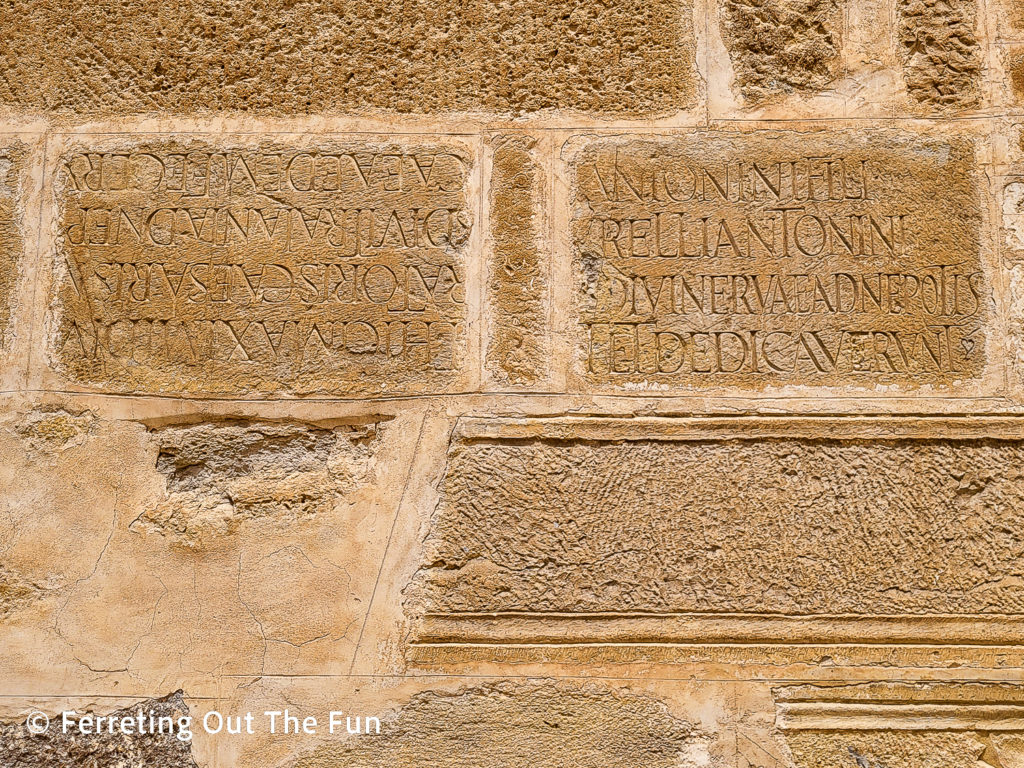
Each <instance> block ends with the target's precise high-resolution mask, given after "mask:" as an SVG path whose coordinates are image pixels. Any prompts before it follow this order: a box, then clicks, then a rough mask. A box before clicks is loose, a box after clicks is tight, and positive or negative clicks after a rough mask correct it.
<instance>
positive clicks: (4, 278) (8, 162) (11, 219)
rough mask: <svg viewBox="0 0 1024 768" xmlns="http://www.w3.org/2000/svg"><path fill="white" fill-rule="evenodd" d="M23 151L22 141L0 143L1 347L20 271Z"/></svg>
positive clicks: (5, 342) (6, 344)
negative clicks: (1, 145)
mask: <svg viewBox="0 0 1024 768" xmlns="http://www.w3.org/2000/svg"><path fill="white" fill-rule="evenodd" d="M25 157H26V152H25V149H24V147H22V146H21V145H19V144H17V143H14V144H7V145H5V146H3V147H0V350H3V349H6V348H7V347H9V345H10V333H9V330H10V320H11V308H12V304H13V302H14V299H15V290H16V288H17V284H18V277H19V275H20V274H21V271H22V256H23V254H24V245H23V239H22V206H23V201H22V195H23V193H24V190H23V189H22V181H21V171H22V168H23V164H24V162H25Z"/></svg>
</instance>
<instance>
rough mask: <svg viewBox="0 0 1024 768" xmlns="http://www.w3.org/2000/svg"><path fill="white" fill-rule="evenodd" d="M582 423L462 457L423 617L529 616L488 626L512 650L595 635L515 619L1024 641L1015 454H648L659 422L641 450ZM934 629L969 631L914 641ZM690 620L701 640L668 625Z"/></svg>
mask: <svg viewBox="0 0 1024 768" xmlns="http://www.w3.org/2000/svg"><path fill="white" fill-rule="evenodd" d="M581 421H582V422H585V421H586V420H581ZM581 421H575V422H571V423H570V424H566V425H564V426H565V427H566V429H575V430H576V432H577V434H578V435H579V436H578V437H577V438H575V439H572V438H566V437H562V436H560V435H561V432H560V427H559V424H558V423H556V424H554V425H552V426H551V427H550V428H549V427H548V425H547V424H545V423H543V422H541V421H540V420H538V422H540V423H528V424H520V423H514V422H511V421H509V422H499V423H498V424H496V425H494V426H493V427H489V426H487V425H486V424H485V425H483V427H482V428H481V429H477V430H475V433H473V434H465V433H463V435H464V436H463V437H461V438H459V439H457V440H456V441H455V442H454V443H453V445H452V448H451V449H450V452H449V455H448V462H447V468H446V472H445V475H444V479H443V482H442V484H441V487H440V501H439V504H438V507H437V509H436V510H435V513H434V516H433V520H432V524H431V531H430V534H429V536H428V541H427V547H426V551H425V556H424V563H425V564H424V565H423V567H422V568H421V570H420V571H419V574H418V576H417V579H416V583H417V587H416V590H415V591H414V595H415V600H414V601H413V602H412V603H410V607H411V608H412V609H413V610H414V611H415V612H418V613H422V614H427V615H436V616H447V617H452V616H454V615H463V614H473V615H476V616H478V618H480V619H486V618H487V617H488V616H490V619H495V617H494V616H493V614H494V613H495V612H514V613H515V614H516V615H517V616H518V617H520V618H516V619H515V620H514V621H513V622H511V623H509V622H508V621H506V624H505V626H501V625H499V624H494V626H493V631H492V632H490V633H489V634H487V639H488V640H489V641H491V642H507V640H501V639H500V637H501V633H502V631H504V632H506V633H511V634H512V635H513V636H516V633H520V634H521V633H524V632H527V633H533V632H535V631H537V632H539V633H540V634H541V637H544V638H547V637H552V636H555V635H557V636H558V637H559V638H561V641H562V642H565V641H567V640H566V638H576V641H584V640H585V639H587V632H588V631H589V632H591V633H592V634H591V635H590V637H591V638H593V637H594V635H593V633H594V632H596V631H597V630H595V629H594V626H598V625H593V626H592V625H591V624H587V625H586V627H584V628H581V629H580V632H582V634H580V633H578V632H576V630H574V629H573V630H571V631H565V632H562V631H560V630H562V629H563V625H557V626H556V627H555V628H552V627H551V626H549V625H546V624H545V625H543V626H541V627H540V629H539V630H534V629H529V628H528V629H525V630H524V629H523V628H522V627H523V626H524V625H522V624H520V623H518V622H521V621H522V618H521V616H520V614H523V613H526V614H531V615H532V616H534V617H535V618H538V619H543V618H544V617H545V616H546V615H547V614H549V613H551V612H555V613H559V614H573V613H576V614H594V613H599V614H602V615H604V614H613V616H612V617H609V621H610V620H611V618H613V617H614V616H622V615H623V614H631V615H637V616H639V617H640V618H642V621H640V619H638V621H640V624H641V625H642V629H643V632H641V633H637V634H633V635H632V636H630V635H628V634H625V633H628V632H629V631H630V627H616V626H612V625H609V627H607V628H606V629H602V630H601V631H602V632H603V633H606V634H603V635H602V638H604V639H608V641H610V642H623V641H624V638H627V639H628V638H629V637H632V638H633V639H636V638H638V637H640V638H644V637H646V638H651V637H654V638H658V639H667V640H672V639H674V636H673V635H672V633H673V632H684V633H686V634H685V638H686V639H689V640H699V639H701V638H704V639H705V640H706V639H707V638H709V637H715V638H716V639H719V640H730V639H731V640H736V641H741V640H746V639H748V638H750V639H754V640H760V641H769V642H779V641H780V639H782V638H785V637H787V635H788V634H789V633H790V630H792V632H793V633H794V635H793V636H799V637H800V638H809V639H811V640H812V641H820V640H822V639H827V638H838V639H839V640H841V641H843V642H854V641H857V640H858V639H859V640H861V641H864V640H867V639H868V638H869V637H877V638H884V640H885V642H896V641H899V642H910V641H913V638H914V637H915V636H916V637H920V636H921V633H925V634H928V633H933V634H935V635H936V637H937V638H938V641H939V642H945V643H951V642H954V641H958V640H959V641H970V642H986V643H988V642H996V641H997V640H999V639H1000V638H1004V637H1016V634H1015V629H1014V627H1015V626H1016V625H1015V623H1013V622H1007V621H1003V622H1002V623H1001V624H1000V623H999V622H998V621H997V620H998V619H999V618H1000V616H1003V617H1005V615H1006V614H1017V613H1020V612H1021V608H1022V606H1024V587H1022V586H1021V584H1022V583H1024V582H1022V579H1024V570H1022V565H1021V563H1022V559H1021V558H1022V556H1024V534H1022V533H1021V531H1024V474H1022V472H1021V470H1020V467H1021V466H1022V463H1024V442H1021V440H1020V439H1019V438H1018V439H1006V438H998V439H997V438H996V437H992V438H987V439H970V440H967V439H955V438H952V439H940V438H935V437H930V438H929V437H924V438H920V439H908V438H905V437H904V438H901V439H884V438H882V437H876V438H865V437H861V436H857V435H856V434H850V435H849V437H848V439H847V437H846V436H844V435H843V430H844V426H843V425H842V423H841V422H837V421H836V420H822V421H821V422H820V423H817V424H816V425H811V426H807V427H806V428H805V427H800V429H801V430H802V431H803V435H802V436H797V434H794V435H793V436H791V437H776V436H772V437H768V436H765V437H758V434H759V432H758V430H759V429H761V427H760V426H759V425H758V424H745V425H744V426H742V427H736V428H734V429H732V428H731V429H730V430H729V431H727V432H726V433H724V434H720V435H717V436H716V435H713V434H711V433H707V432H703V433H701V432H697V433H695V434H688V432H689V431H690V430H700V429H702V427H701V426H700V424H699V423H697V424H694V423H688V424H689V426H687V425H685V424H684V425H683V426H680V427H679V429H678V431H676V432H671V433H670V432H665V431H662V432H661V435H662V437H661V438H660V439H653V438H651V437H649V436H646V435H648V434H649V433H651V432H655V433H657V430H660V429H661V428H660V427H659V425H651V424H644V425H639V426H637V427H636V430H637V432H636V433H635V434H634V433H631V432H629V431H628V430H630V429H632V427H630V425H629V424H628V421H629V420H623V422H624V423H623V424H622V425H620V427H619V428H618V429H613V428H612V427H613V425H604V426H601V427H600V428H597V427H595V428H593V429H591V428H589V427H588V426H587V424H586V423H581ZM666 421H667V420H666ZM699 421H700V420H698V419H695V420H693V422H699ZM768 421H769V423H767V424H764V428H765V429H767V430H773V429H776V426H775V425H774V423H773V422H771V420H768ZM916 421H920V420H916ZM669 426H671V425H669ZM921 426H922V427H923V428H924V429H925V432H926V433H927V431H928V430H932V429H935V430H937V431H936V432H934V433H932V434H933V435H934V434H939V433H940V432H939V431H938V430H942V426H941V424H939V425H936V426H935V427H933V426H932V425H930V424H927V425H921ZM872 429H873V430H874V431H875V433H876V434H877V435H885V434H889V435H893V434H899V432H898V430H899V429H900V427H899V426H898V425H893V424H891V423H888V422H886V423H884V424H878V425H875V426H873V427H872ZM516 435H518V437H516ZM652 553H653V554H652ZM654 614H665V616H661V617H659V616H654ZM816 616H817V617H821V616H825V617H826V618H825V619H823V620H822V622H821V623H820V624H819V625H818V628H817V629H815V628H813V627H803V626H799V622H795V621H793V619H796V618H799V617H803V618H813V617H816ZM921 616H930V617H932V621H945V619H943V618H942V617H956V618H957V620H958V621H959V622H960V624H959V625H958V626H959V628H953V629H950V628H949V627H948V626H946V625H943V626H941V627H940V628H939V629H938V630H936V629H934V627H929V626H928V624H927V622H925V624H924V625H923V626H920V627H919V626H917V625H916V624H915V623H914V622H916V621H917V620H918V617H921ZM716 617H717V618H716ZM743 617H747V618H743ZM755 617H757V621H761V620H764V621H775V622H776V624H775V625H774V626H771V627H762V626H761V625H760V624H757V623H756V622H753V619H754V618H755ZM842 617H866V618H872V621H874V619H875V618H877V617H886V618H885V621H884V622H883V626H880V627H872V626H870V625H871V624H872V622H865V621H862V620H861V619H860V618H858V619H857V621H853V619H852V618H851V623H849V624H847V623H846V621H845V619H843V618H842ZM683 619H687V620H689V619H693V621H694V622H695V624H696V628H689V627H682V628H681V629H677V628H674V627H677V626H681V625H678V621H682V620H683ZM739 619H742V621H739ZM967 619H970V621H967ZM677 620H678V621H677ZM719 620H722V621H726V623H728V622H730V621H732V622H735V623H734V624H729V625H728V626H726V625H724V624H721V623H720V622H719ZM701 622H703V623H704V626H705V629H704V630H703V631H702V630H701V629H700V626H701ZM972 622H973V624H972ZM992 622H996V623H995V624H993V623H992ZM492 623H493V622H492ZM541 623H542V624H543V622H541ZM947 624H948V622H947ZM565 626H569V625H568V624H565ZM573 626H575V625H573ZM972 626H974V627H975V628H973V629H972V628H971V627H972ZM977 627H983V629H981V630H979V629H977ZM965 628H966V629H965ZM442 629H443V627H442ZM485 629H486V628H482V627H480V626H479V625H473V626H472V627H470V631H472V632H474V633H476V632H482V631H484V630H485ZM663 630H664V631H663ZM765 630H767V631H765ZM812 630H813V631H812ZM457 631H458V632H460V633H461V632H463V630H462V629H458V628H457ZM633 631H635V627H633ZM979 632H981V633H982V634H980V635H979V634H978V633H979ZM545 633H547V634H545ZM728 633H733V634H728ZM531 636H532V635H531ZM929 636H930V635H929ZM556 642H558V640H556ZM1018 642H1019V640H1018Z"/></svg>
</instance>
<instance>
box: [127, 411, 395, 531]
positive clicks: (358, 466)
mask: <svg viewBox="0 0 1024 768" xmlns="http://www.w3.org/2000/svg"><path fill="white" fill-rule="evenodd" d="M156 439H157V441H158V442H159V445H160V452H159V454H158V455H157V460H156V468H157V470H158V471H159V472H161V473H162V474H163V475H164V476H166V478H167V496H166V498H165V499H163V500H161V501H160V502H159V503H158V504H157V505H156V506H155V507H154V508H152V509H149V510H146V511H145V512H143V513H142V515H140V516H139V518H138V519H137V520H136V521H135V523H133V525H139V526H140V527H141V528H144V529H151V530H156V531H158V532H161V533H166V534H169V535H171V536H172V537H174V538H175V539H176V540H177V541H179V542H181V543H185V544H188V545H196V544H198V543H199V541H200V540H201V539H202V538H204V537H207V536H210V535H218V534H225V533H231V532H234V531H235V530H237V529H238V527H239V526H240V525H242V524H243V523H244V522H245V521H246V520H250V519H252V518H258V517H266V516H273V517H277V518H283V519H285V520H296V519H301V518H306V517H310V516H313V515H315V514H317V513H318V512H322V511H325V510H329V509H330V508H331V505H333V504H334V503H335V501H336V499H337V497H339V496H340V495H341V494H343V493H345V492H348V491H351V490H353V489H354V488H356V487H358V486H359V485H360V484H362V483H365V482H367V481H368V480H369V479H370V478H371V473H370V466H369V465H370V457H371V451H372V446H373V443H374V442H375V440H376V439H377V433H376V425H372V426H363V427H336V428H333V429H326V428H316V427H313V426H309V425H300V424H274V423H261V424H252V423H238V424H235V423H230V422H228V423H225V424H200V425H196V426H189V427H176V428H167V429H161V430H158V431H157V433H156Z"/></svg>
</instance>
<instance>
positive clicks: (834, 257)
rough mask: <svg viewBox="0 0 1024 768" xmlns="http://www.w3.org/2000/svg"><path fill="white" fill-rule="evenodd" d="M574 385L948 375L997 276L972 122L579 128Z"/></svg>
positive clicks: (970, 371)
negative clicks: (835, 128) (956, 131)
mask: <svg viewBox="0 0 1024 768" xmlns="http://www.w3.org/2000/svg"><path fill="white" fill-rule="evenodd" d="M566 155H567V156H568V158H569V162H570V166H571V171H572V183H573V187H572V189H573V200H574V204H573V208H572V211H573V216H572V221H571V228H572V241H573V244H574V270H575V277H576V279H577V288H576V292H575V297H574V301H575V305H576V320H577V327H576V338H577V340H578V341H577V355H576V360H575V367H576V370H577V373H578V380H579V386H581V387H583V388H586V389H601V390H608V389H613V390H619V391H623V390H628V391H641V390H647V391H665V390H694V389H709V388H714V387H723V386H732V387H737V388H743V389H749V390H756V389H762V388H764V387H766V386H769V385H776V386H778V385H784V384H800V385H829V386H844V387H854V386H860V387H863V388H877V387H879V386H880V385H892V384H899V385H904V386H908V387H911V386H919V385H933V386H947V387H948V386H952V385H956V384H960V383H963V382H965V381H968V380H970V379H974V378H977V377H979V376H980V375H981V373H982V371H983V369H984V366H985V361H986V343H985V342H986V330H985V329H986V313H987V312H988V309H987V305H988V303H989V297H990V294H991V289H990V286H989V281H988V279H987V278H986V273H985V271H984V269H983V261H984V260H983V248H982V235H981V229H982V221H983V214H982V204H981V200H980V192H979V188H980V181H979V171H978V169H977V167H976V165H975V148H974V145H973V143H972V141H971V140H970V139H968V138H952V139H940V138H927V137H920V136H911V135H909V134H905V133H900V132H896V131H888V132H884V131H863V130H856V131H854V130H847V131H845V132H842V133H840V132H820V133H809V134H796V133H785V132H757V133H753V134H748V135H739V134H726V133H724V132H719V133H693V134H687V135H682V136H678V137H674V138H645V139H635V138H634V139H628V138H625V137H622V138H618V139H605V140H593V141H590V142H589V143H588V142H587V141H586V140H585V139H580V140H578V143H576V144H575V145H573V144H570V145H569V146H568V147H567V149H566Z"/></svg>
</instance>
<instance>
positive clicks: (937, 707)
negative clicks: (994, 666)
mask: <svg viewBox="0 0 1024 768" xmlns="http://www.w3.org/2000/svg"><path fill="white" fill-rule="evenodd" d="M773 694H774V695H775V701H776V707H777V713H778V714H777V718H776V723H777V725H778V727H779V729H780V730H781V732H782V733H783V734H784V736H785V739H786V743H787V745H788V746H789V749H790V754H791V756H792V759H793V764H794V765H795V766H797V768H825V767H826V766H828V767H829V768H836V766H847V768H882V766H885V768H929V767H930V766H934V767H935V768H939V766H943V767H945V766H953V767H956V766H963V768H978V767H979V766H1016V765H1019V764H1020V762H1019V760H1020V757H1021V755H1022V753H1021V744H1022V734H1024V688H1022V687H1021V686H1020V685H1014V684H1008V683H942V682H921V683H914V682H910V683H898V682H893V683H875V682H868V683H845V684H824V685H799V686H785V687H781V688H775V689H773Z"/></svg>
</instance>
